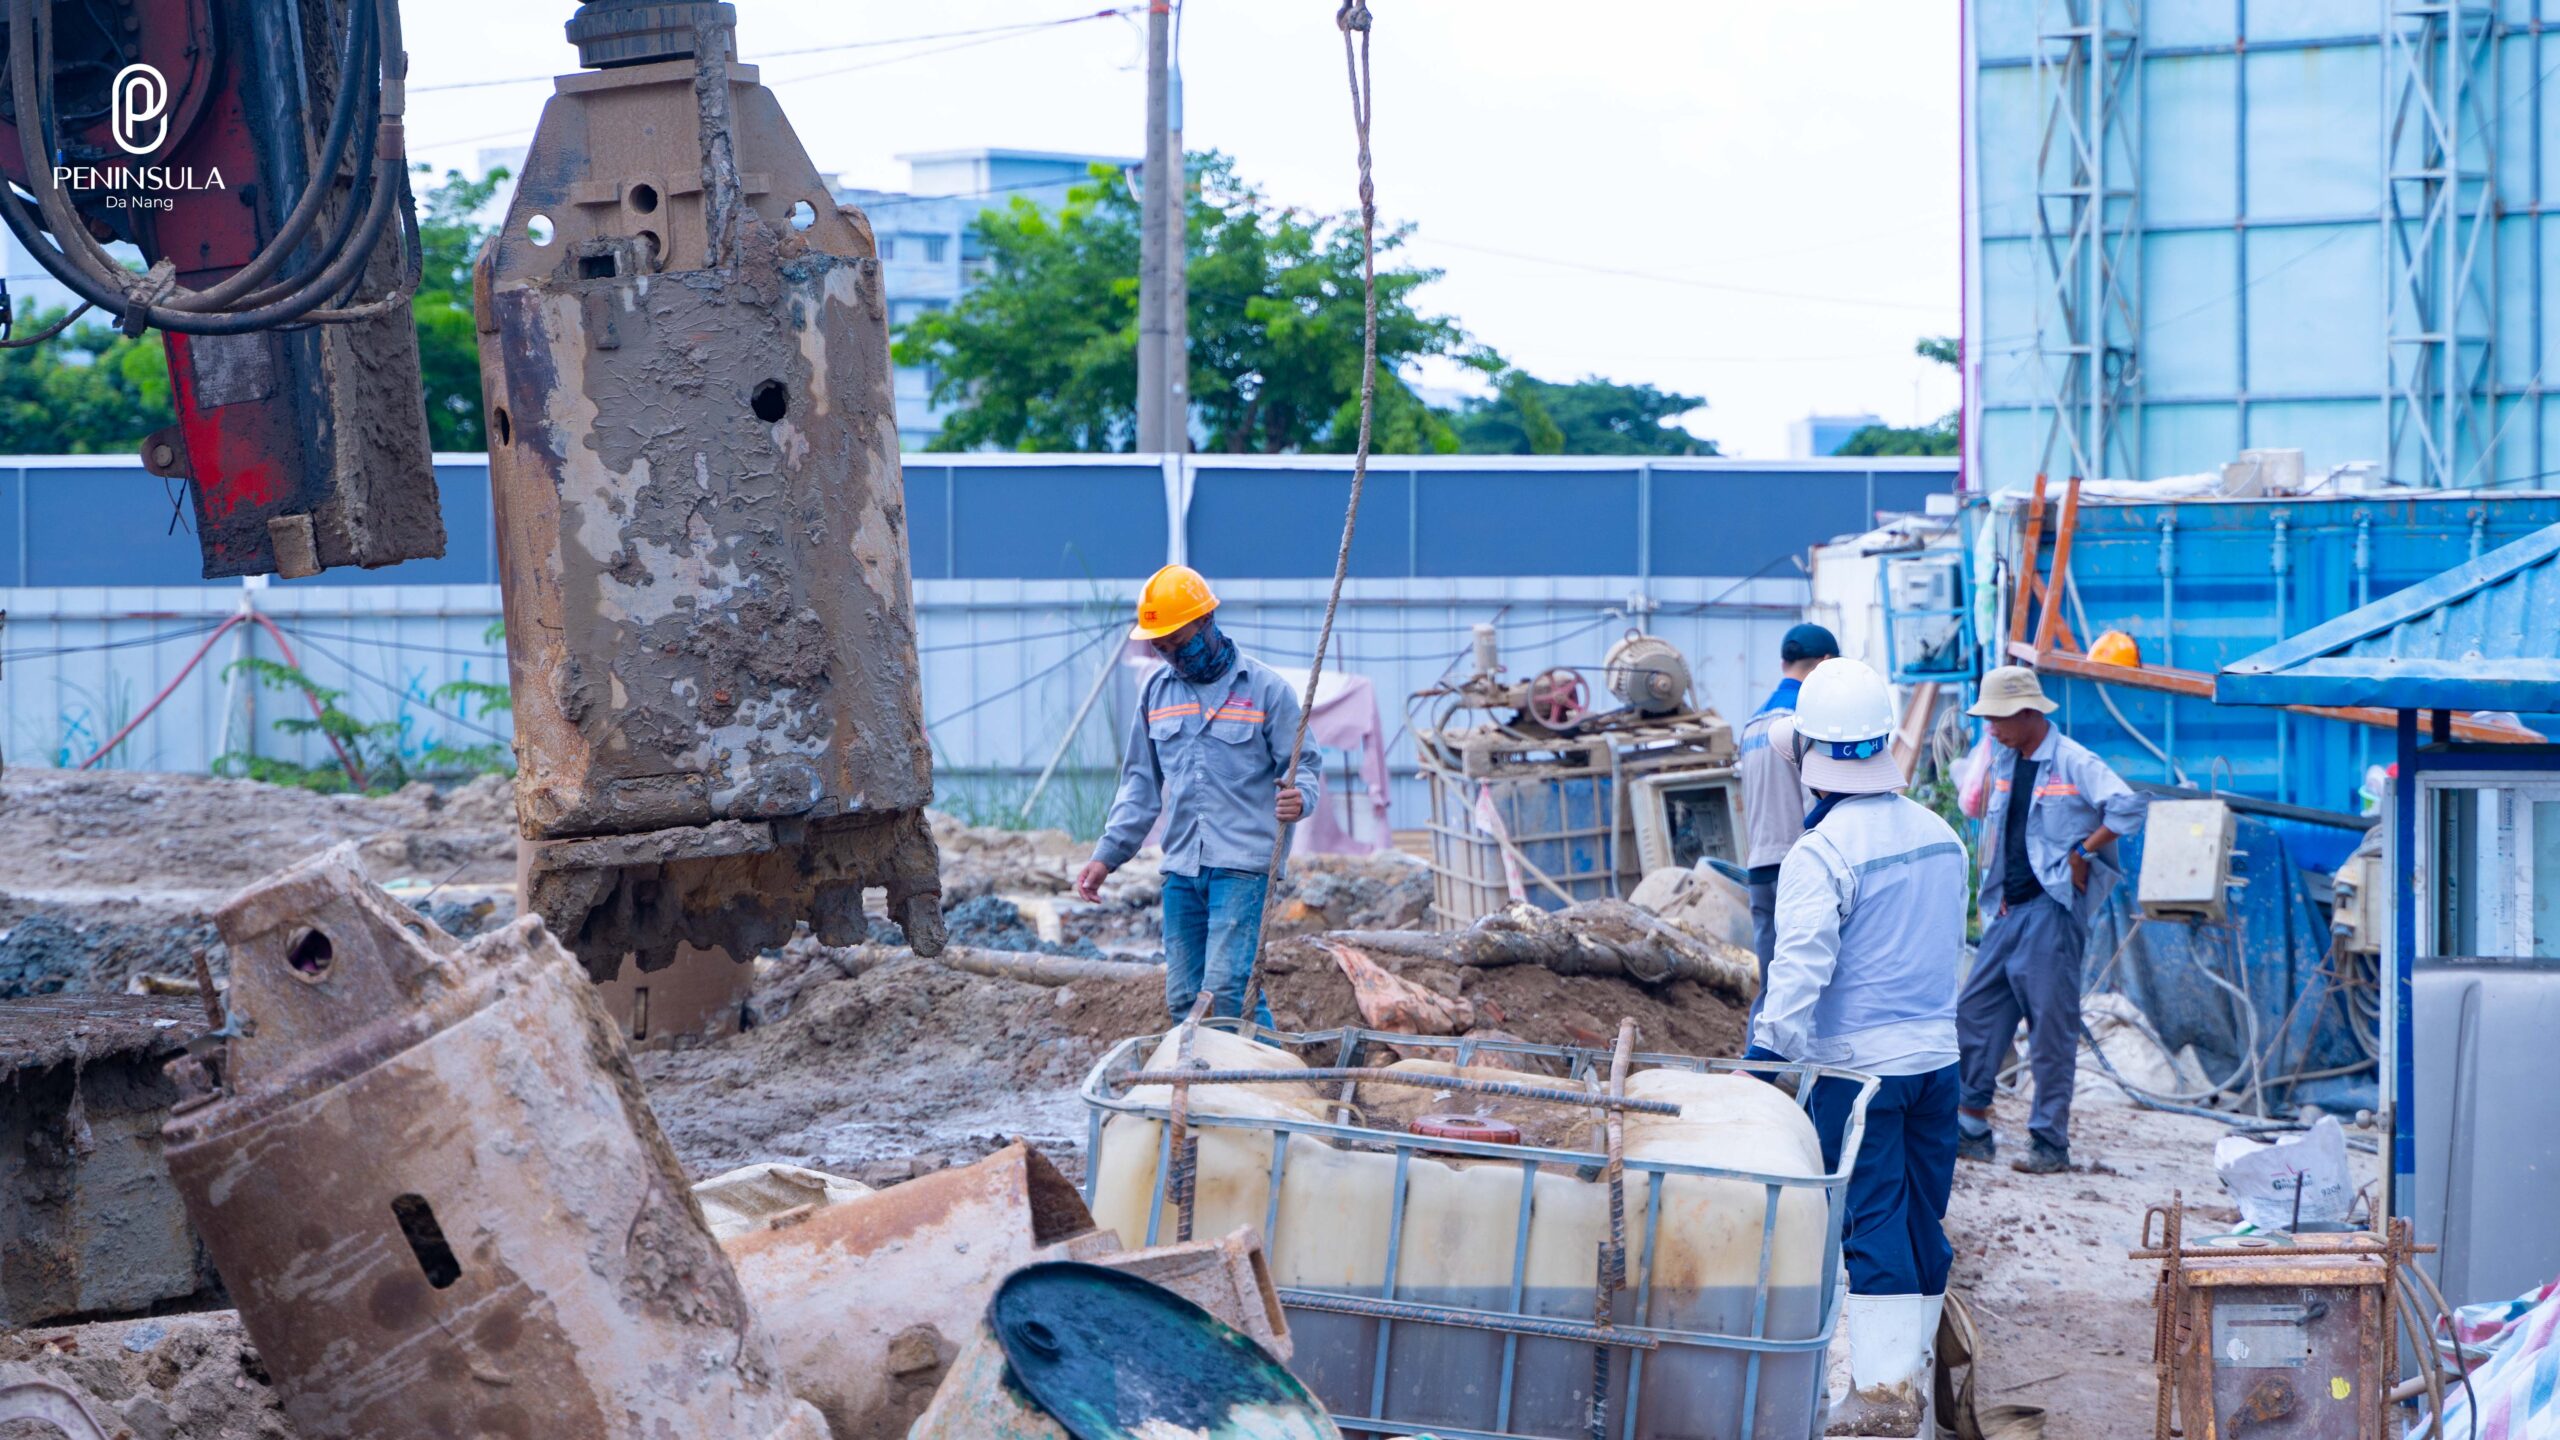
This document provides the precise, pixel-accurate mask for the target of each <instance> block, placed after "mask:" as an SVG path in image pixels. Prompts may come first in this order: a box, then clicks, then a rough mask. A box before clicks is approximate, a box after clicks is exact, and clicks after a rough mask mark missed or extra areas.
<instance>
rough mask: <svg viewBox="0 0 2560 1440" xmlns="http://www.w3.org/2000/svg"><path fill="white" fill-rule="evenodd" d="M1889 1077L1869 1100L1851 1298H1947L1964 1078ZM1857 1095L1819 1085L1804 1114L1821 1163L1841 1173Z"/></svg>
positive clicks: (1858, 1175)
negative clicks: (1959, 1089) (1950, 1207)
mask: <svg viewBox="0 0 2560 1440" xmlns="http://www.w3.org/2000/svg"><path fill="white" fill-rule="evenodd" d="M1957 1068H1958V1067H1956V1066H1953V1065H1949V1066H1945V1067H1943V1068H1941V1069H1937V1070H1932V1071H1930V1072H1929V1073H1928V1074H1926V1075H1888V1076H1885V1077H1884V1083H1883V1084H1882V1085H1880V1086H1879V1087H1877V1090H1876V1098H1874V1099H1873V1100H1870V1101H1868V1102H1867V1132H1866V1134H1865V1136H1864V1137H1863V1138H1861V1139H1860V1140H1859V1142H1858V1163H1857V1166H1856V1168H1854V1169H1852V1170H1851V1171H1850V1172H1849V1214H1848V1217H1847V1223H1846V1224H1845V1225H1843V1226H1842V1227H1841V1229H1842V1234H1841V1237H1840V1252H1841V1258H1842V1259H1843V1260H1845V1261H1847V1262H1848V1266H1849V1293H1850V1294H1852V1295H1943V1294H1945V1293H1946V1289H1947V1270H1948V1268H1949V1266H1950V1265H1951V1264H1952V1263H1953V1261H1954V1259H1955V1251H1954V1249H1953V1248H1952V1247H1951V1246H1949V1245H1948V1244H1947V1225H1946V1221H1947V1197H1948V1196H1949V1195H1950V1194H1952V1193H1953V1192H1954V1190H1955V1183H1956V1083H1957V1082H1956V1070H1957ZM1857 1094H1858V1087H1857V1086H1856V1085H1854V1084H1852V1083H1850V1082H1849V1081H1846V1080H1834V1079H1830V1078H1827V1077H1826V1078H1824V1079H1821V1080H1817V1081H1815V1082H1814V1086H1813V1095H1812V1098H1811V1101H1810V1103H1808V1104H1807V1105H1806V1106H1805V1108H1806V1109H1807V1110H1808V1111H1810V1112H1811V1114H1812V1117H1813V1128H1814V1133H1815V1134H1817V1135H1819V1136H1821V1137H1822V1163H1823V1164H1824V1165H1825V1166H1827V1167H1836V1166H1838V1165H1839V1163H1840V1147H1841V1146H1842V1145H1843V1144H1845V1143H1847V1140H1848V1134H1849V1106H1850V1102H1851V1101H1853V1100H1855V1099H1856V1098H1857Z"/></svg>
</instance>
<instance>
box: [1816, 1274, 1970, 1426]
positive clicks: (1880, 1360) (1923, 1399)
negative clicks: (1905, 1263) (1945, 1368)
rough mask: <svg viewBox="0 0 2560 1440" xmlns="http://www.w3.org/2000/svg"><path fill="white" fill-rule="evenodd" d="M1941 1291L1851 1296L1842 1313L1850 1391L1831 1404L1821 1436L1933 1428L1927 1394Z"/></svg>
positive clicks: (1932, 1381)
mask: <svg viewBox="0 0 2560 1440" xmlns="http://www.w3.org/2000/svg"><path fill="white" fill-rule="evenodd" d="M1945 1304H1946V1297H1945V1296H1943V1295H1851V1296H1850V1297H1849V1305H1848V1310H1847V1313H1846V1314H1845V1315H1844V1316H1843V1317H1842V1319H1843V1321H1844V1322H1845V1324H1846V1325H1847V1327H1848V1331H1849V1384H1850V1389H1849V1394H1848V1396H1847V1398H1846V1399H1845V1400H1843V1401H1842V1402H1841V1403H1839V1404H1837V1405H1835V1406H1833V1407H1832V1410H1831V1421H1830V1424H1829V1425H1828V1426H1827V1427H1825V1429H1824V1432H1823V1433H1824V1434H1826V1435H1877V1436H1893V1437H1897V1440H1909V1437H1914V1436H1920V1437H1926V1436H1930V1435H1932V1434H1934V1433H1935V1431H1934V1427H1933V1426H1932V1425H1931V1424H1930V1416H1929V1396H1930V1392H1931V1390H1932V1389H1933V1388H1934V1386H1935V1384H1936V1380H1937V1377H1936V1375H1935V1374H1933V1373H1932V1371H1933V1368H1934V1367H1933V1364H1932V1355H1933V1352H1934V1350H1935V1342H1936V1339H1937V1334H1938V1312H1939V1310H1940V1308H1941V1307H1943V1306H1944V1305H1945Z"/></svg>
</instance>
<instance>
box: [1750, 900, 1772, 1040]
mask: <svg viewBox="0 0 2560 1440" xmlns="http://www.w3.org/2000/svg"><path fill="white" fill-rule="evenodd" d="M1749 885H1750V890H1751V952H1752V953H1753V954H1755V955H1757V956H1759V957H1760V994H1759V995H1754V996H1752V997H1751V1018H1752V1019H1753V1020H1757V1019H1759V1018H1760V996H1761V995H1766V994H1768V993H1769V962H1770V961H1771V960H1772V959H1775V958H1776V957H1777V954H1778V882H1777V881H1776V880H1770V881H1769V882H1767V883H1766V884H1763V883H1762V882H1760V881H1758V880H1753V881H1751V882H1749ZM1749 1039H1750V1037H1748V1036H1745V1037H1744V1041H1745V1043H1749Z"/></svg>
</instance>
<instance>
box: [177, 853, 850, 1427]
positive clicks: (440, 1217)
mask: <svg viewBox="0 0 2560 1440" xmlns="http://www.w3.org/2000/svg"><path fill="white" fill-rule="evenodd" d="M354 855H355V852H354V847H352V846H345V847H341V848H339V849H338V850H335V851H332V852H330V853H328V854H326V855H323V856H320V857H318V858H316V859H314V860H311V861H308V862H306V863H304V864H303V865H301V866H299V867H297V868H295V869H293V870H290V871H287V872H285V873H284V874H282V875H279V876H276V877H274V878H272V879H269V880H266V881H263V882H261V883H259V884H257V885H255V886H252V887H251V888H250V889H248V890H246V891H244V892H242V893H241V895H239V896H238V897H237V898H235V899H234V900H233V901H232V902H231V903H230V904H229V905H227V906H225V907H224V909H223V911H222V913H221V914H220V916H219V917H218V922H219V924H220V926H221V929H222V934H223V938H224V940H225V941H226V942H227V943H228V944H229V946H230V950H231V976H232V980H231V992H230V1013H231V1020H230V1024H229V1025H228V1026H226V1033H227V1035H228V1039H227V1040H226V1042H225V1044H224V1047H223V1049H222V1051H221V1053H220V1055H219V1057H218V1059H217V1060H216V1061H215V1062H214V1065H215V1066H216V1067H218V1070H219V1075H220V1079H219V1088H218V1089H215V1090H210V1091H207V1090H205V1089H203V1087H204V1086H205V1085H206V1084H207V1083H208V1082H209V1081H210V1079H211V1077H210V1076H209V1075H208V1073H207V1067H205V1066H204V1065H202V1064H200V1063H199V1062H197V1061H194V1060H181V1061H179V1062H177V1064H176V1069H177V1070H178V1071H179V1073H180V1077H181V1081H182V1084H186V1083H190V1082H192V1083H193V1085H194V1086H196V1087H197V1092H198V1093H195V1094H193V1095H191V1096H189V1097H188V1098H186V1099H183V1100H181V1101H180V1103H179V1104H178V1106H177V1107H176V1108H175V1110H174V1111H173V1112H172V1118H171V1119H170V1121H169V1124H168V1128H167V1132H166V1134H167V1141H168V1144H167V1156H168V1161H169V1169H170V1173H171V1175H172V1176H173V1177H174V1178H175V1180H176V1182H177V1185H178V1189H179V1192H180V1193H181V1194H182V1195H183V1196H184V1197H185V1199H186V1204H187V1210H188V1214H189V1216H190V1218H192V1219H193V1220H194V1222H195V1225H196V1228H197V1229H198V1231H199V1232H200V1233H201V1234H202V1235H203V1236H204V1239H205V1244H206V1247H207V1248H208V1250H210V1252H211V1253H212V1255H213V1258H214V1263H215V1265H216V1267H217V1268H218V1269H219V1270H220V1271H221V1274H222V1278H223V1280H224V1281H225V1283H226V1284H227V1285H228V1286H229V1288H230V1291H231V1294H232V1296H233V1298H234V1299H235V1300H236V1301H237V1303H238V1305H239V1308H240V1318H241V1323H242V1324H243V1325H244V1326H245V1327H246V1328H247V1330H248V1332H249V1335H250V1338H251V1339H252V1340H254V1341H255V1342H256V1344H257V1347H258V1353H259V1355H260V1356H261V1357H262V1358H263V1360H264V1361H265V1364H266V1367H267V1370H268V1372H269V1374H271V1375H272V1376H273V1377H274V1380H275V1383H276V1387H277V1389H278V1391H279V1392H280V1394H281V1396H282V1399H283V1402H284V1409H285V1413H286V1415H287V1416H288V1418H290V1420H291V1421H292V1423H293V1427H294V1429H295V1431H296V1432H297V1433H299V1434H303V1435H310V1436H364V1437H366V1440H448V1437H453V1436H483V1437H497V1436H504V1437H517V1440H533V1437H541V1440H587V1437H596V1440H603V1437H617V1440H619V1437H625V1436H639V1435H649V1436H657V1435H683V1436H703V1437H739V1440H824V1437H825V1435H826V1431H825V1428H824V1422H823V1421H822V1420H820V1419H819V1417H818V1416H817V1414H816V1412H815V1411H814V1410H812V1409H811V1408H810V1407H809V1406H807V1405H805V1404H802V1403H801V1402H799V1401H797V1400H794V1399H793V1398H792V1397H791V1395H790V1394H789V1392H788V1390H787V1389H786V1388H785V1385H784V1382H783V1380H782V1378H781V1369H780V1365H779V1363H778V1361H777V1359H776V1356H775V1350H774V1346H773V1343H772V1341H771V1339H770V1338H769V1337H768V1336H767V1334H766V1333H765V1331H764V1330H763V1328H762V1327H761V1326H760V1325H759V1323H758V1322H757V1320H756V1318H755V1315H754V1312H753V1310H752V1308H751V1307H750V1305H749V1303H748V1301H747V1299H746V1295H745V1292H744V1291H743V1290H742V1289H741V1288H740V1286H739V1284H738V1278H737V1275H736V1273H735V1272H734V1271H733V1270H732V1269H731V1268H730V1265H729V1261H728V1259H727V1257H726V1256H725V1255H723V1254H722V1253H721V1250H720V1248H719V1246H718V1245H717V1244H716V1243H715V1242H714V1241H713V1239H712V1237H711V1233H710V1230H709V1229H708V1228H707V1227H706V1226H705V1224H704V1223H703V1220H702V1215H701V1212H700V1210H699V1209H698V1208H697V1207H696V1205H695V1203H694V1201H693V1198H692V1193H691V1191H690V1190H689V1189H688V1188H687V1187H686V1184H685V1179H684V1174H683V1171H682V1168H681V1167H680V1166H679V1165H678V1163H677V1161H676V1158H675V1154H674V1152H673V1151H672V1150H671V1149H669V1147H668V1145H667V1142H666V1139H665V1137H664V1135H662V1134H661V1133H660V1131H659V1129H658V1123H657V1120H656V1118H655V1117H654V1116H653V1115H652V1114H651V1113H650V1111H649V1107H648V1105H647V1103H646V1101H644V1100H643V1099H642V1097H641V1093H640V1086H639V1081H638V1078H637V1077H636V1076H635V1075H634V1074H633V1072H632V1069H631V1064H630V1059H629V1057H628V1056H627V1055H626V1054H625V1053H624V1051H623V1049H622V1045H621V1042H620V1040H619V1039H618V1038H617V1036H616V1035H615V1033H614V1031H613V1027H612V1022H611V1020H610V1019H609V1018H608V1017H607V1015H606V1014H605V1011H604V1008H603V1006H602V1004H601V1003H600V1002H599V1001H598V1000H597V999H596V996H595V994H594V988H593V986H592V985H591V984H590V983H589V982H588V980H587V978H586V977H585V976H584V975H583V974H582V973H581V972H580V971H579V969H578V967H577V966H576V964H575V963H574V962H572V961H571V959H570V958H569V956H568V955H567V954H566V953H565V952H564V951H563V950H561V948H560V947H559V946H558V945H557V944H556V943H554V942H553V941H552V940H551V939H550V937H549V936H548V935H546V934H545V933H544V931H543V929H542V927H541V925H540V924H539V923H538V922H536V921H534V920H532V919H531V918H527V919H523V920H519V921H517V922H516V923H515V924H514V925H512V926H509V927H507V928H506V929H504V930H501V931H497V932H494V933H492V934H489V935H485V936H482V937H479V938H478V939H475V940H473V941H471V942H469V943H468V944H465V943H463V942H460V941H456V940H454V939H453V938H451V937H450V936H447V935H445V934H444V933H443V932H442V931H439V930H437V929H435V928H434V927H433V926H431V925H429V924H427V923H426V922H425V921H424V920H422V919H420V918H419V917H418V916H417V915H416V914H414V913H413V912H410V911H408V910H405V909H403V908H402V907H401V906H400V905H398V904H397V903H396V902H395V901H393V900H392V899H391V898H390V897H389V896H387V895H384V894H383V893H382V892H381V891H379V890H377V889H375V888H374V887H373V885H372V884H371V883H370V882H368V881H367V880H366V879H365V877H364V873H363V871H362V870H361V869H360V868H359V866H358V865H357V862H356V860H355V858H354Z"/></svg>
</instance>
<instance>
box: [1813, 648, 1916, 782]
mask: <svg viewBox="0 0 2560 1440" xmlns="http://www.w3.org/2000/svg"><path fill="white" fill-rule="evenodd" d="M1900 718H1901V717H1900V716H1899V715H1898V714H1897V713H1896V712H1895V710H1894V705H1893V687H1892V686H1890V685H1887V684H1886V683H1885V679H1884V677H1883V676H1881V675H1879V674H1877V673H1876V672H1875V671H1873V670H1871V669H1869V668H1868V667H1867V666H1865V665H1863V664H1861V663H1860V662H1858V661H1855V660H1825V661H1823V662H1822V663H1821V664H1820V665H1817V666H1815V667H1814V670H1813V673H1812V674H1811V675H1808V676H1806V677H1805V680H1804V688H1803V689H1801V690H1799V691H1798V692H1797V693H1796V714H1795V728H1796V748H1797V749H1798V750H1799V751H1800V752H1801V753H1802V754H1803V756H1804V760H1803V765H1802V769H1803V773H1804V783H1805V785H1806V786H1807V787H1808V788H1810V789H1814V790H1821V791H1826V792H1829V793H1833V794H1841V795H1874V794H1882V793H1884V792H1887V791H1893V790H1899V789H1901V788H1902V767H1901V766H1900V765H1899V764H1897V763H1896V762H1895V761H1894V758H1893V746H1892V737H1893V732H1894V729H1895V727H1896V725H1897V724H1898V723H1899V722H1900Z"/></svg>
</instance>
